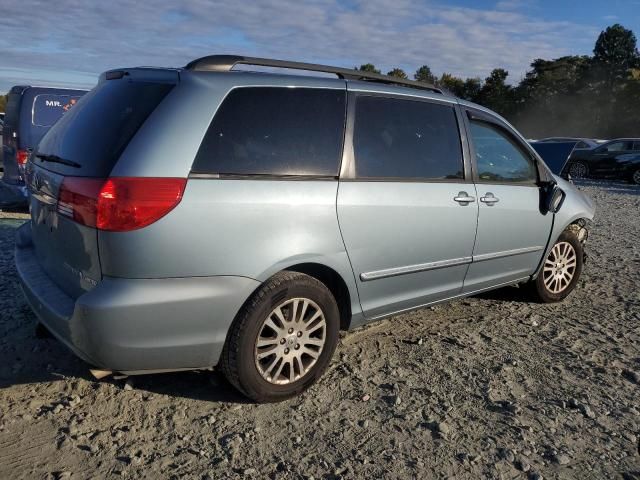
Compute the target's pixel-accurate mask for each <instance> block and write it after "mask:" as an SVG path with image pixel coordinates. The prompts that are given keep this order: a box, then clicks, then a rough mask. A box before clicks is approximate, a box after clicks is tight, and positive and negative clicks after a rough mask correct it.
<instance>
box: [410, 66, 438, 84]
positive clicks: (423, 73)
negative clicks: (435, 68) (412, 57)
mask: <svg viewBox="0 0 640 480" xmlns="http://www.w3.org/2000/svg"><path fill="white" fill-rule="evenodd" d="M413 78H414V79H415V80H417V81H418V82H425V83H431V84H435V83H436V77H435V75H434V74H433V73H432V72H431V69H430V68H429V65H422V66H421V67H420V68H419V69H418V70H416V73H415V74H414V75H413Z"/></svg>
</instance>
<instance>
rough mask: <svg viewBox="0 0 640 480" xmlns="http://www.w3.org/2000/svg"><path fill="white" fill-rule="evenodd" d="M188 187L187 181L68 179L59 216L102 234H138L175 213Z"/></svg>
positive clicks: (120, 178) (59, 195)
mask: <svg viewBox="0 0 640 480" xmlns="http://www.w3.org/2000/svg"><path fill="white" fill-rule="evenodd" d="M186 184H187V180H186V179H185V178H141V177H113V178H107V179H95V178H83V177H65V179H64V180H63V182H62V186H61V187H60V193H59V194H58V213H60V214H61V215H64V216H66V217H69V218H72V219H73V220H74V221H76V222H78V223H81V224H83V225H87V226H89V227H95V228H98V229H100V230H106V231H110V232H127V231H130V230H136V229H139V228H143V227H146V226H148V225H151V224H152V223H154V222H156V221H157V220H159V219H160V218H162V217H164V216H165V215H166V214H167V213H169V212H170V211H171V210H173V209H174V208H175V207H176V205H178V203H180V200H182V194H183V193H184V189H185V186H186Z"/></svg>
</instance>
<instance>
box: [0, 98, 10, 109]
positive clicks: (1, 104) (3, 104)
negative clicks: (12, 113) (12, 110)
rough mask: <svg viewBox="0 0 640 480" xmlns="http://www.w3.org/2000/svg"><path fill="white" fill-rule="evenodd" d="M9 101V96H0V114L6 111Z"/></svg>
mask: <svg viewBox="0 0 640 480" xmlns="http://www.w3.org/2000/svg"><path fill="white" fill-rule="evenodd" d="M8 99H9V95H8V94H7V95H0V112H4V111H6V109H7V101H8Z"/></svg>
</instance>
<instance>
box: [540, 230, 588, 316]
mask: <svg viewBox="0 0 640 480" xmlns="http://www.w3.org/2000/svg"><path fill="white" fill-rule="evenodd" d="M583 261H584V254H583V249H582V243H580V240H578V236H577V235H576V234H575V233H574V232H573V231H571V230H565V231H564V232H562V234H561V235H560V237H559V238H558V240H557V241H556V243H555V244H554V245H553V247H552V248H551V251H550V252H549V255H548V256H547V258H546V259H545V260H544V264H543V266H542V270H541V271H540V273H539V274H538V277H537V278H536V279H535V280H532V282H531V284H530V286H531V290H532V293H533V295H534V297H535V298H536V299H537V300H538V301H541V302H544V303H552V302H559V301H561V300H563V299H565V298H566V297H567V296H568V295H569V294H570V293H571V291H572V290H573V289H574V288H575V287H576V285H577V283H578V279H579V278H580V274H581V273H582V266H583Z"/></svg>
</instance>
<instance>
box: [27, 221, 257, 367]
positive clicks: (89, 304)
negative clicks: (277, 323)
mask: <svg viewBox="0 0 640 480" xmlns="http://www.w3.org/2000/svg"><path fill="white" fill-rule="evenodd" d="M30 232H31V229H30V224H28V223H27V224H25V225H23V226H22V227H21V228H20V229H18V232H17V234H16V250H15V259H16V268H17V271H18V275H19V277H20V282H21V285H22V290H23V292H24V294H25V297H26V299H27V301H28V303H29V305H30V306H31V308H32V309H33V311H34V312H35V314H36V315H37V316H38V318H39V319H40V321H41V322H42V323H43V324H45V325H46V327H47V328H48V329H49V330H50V331H51V332H52V333H53V334H54V336H55V337H57V338H58V339H59V340H60V341H62V342H63V343H64V344H65V345H67V346H68V347H69V348H70V349H71V350H72V351H73V352H74V353H76V355H78V356H79V357H80V358H82V359H83V360H85V361H86V362H88V363H90V364H91V365H93V366H96V367H100V368H103V369H108V370H116V371H121V372H130V373H144V372H143V371H154V370H177V369H188V368H204V367H210V366H213V365H215V364H217V362H218V359H219V357H220V354H221V353H222V347H223V346H224V342H225V339H226V335H227V331H228V329H229V327H230V325H231V322H232V321H233V319H234V317H235V315H236V313H237V312H238V310H239V309H240V307H241V306H242V304H243V303H244V301H245V300H246V299H247V298H248V297H249V295H251V293H252V292H253V291H254V290H255V289H256V288H257V287H258V286H259V282H258V281H256V280H253V279H250V278H246V277H235V276H217V277H195V278H167V279H124V278H112V277H105V278H103V279H102V281H100V282H99V283H98V285H97V286H96V287H95V288H94V289H93V290H91V291H89V292H87V293H85V294H83V295H81V296H80V297H78V298H77V299H75V300H74V299H73V298H71V297H69V296H68V295H67V294H65V293H64V292H63V291H62V290H60V288H58V287H57V286H56V284H55V283H54V282H53V281H52V280H51V279H50V278H49V277H48V276H47V275H46V273H45V272H44V271H43V270H42V269H41V267H40V265H39V263H38V261H37V259H36V256H35V251H34V248H33V245H32V243H31V233H30Z"/></svg>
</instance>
